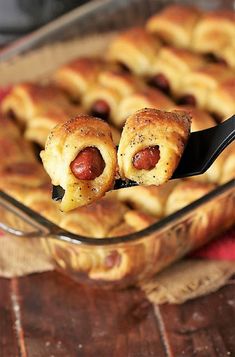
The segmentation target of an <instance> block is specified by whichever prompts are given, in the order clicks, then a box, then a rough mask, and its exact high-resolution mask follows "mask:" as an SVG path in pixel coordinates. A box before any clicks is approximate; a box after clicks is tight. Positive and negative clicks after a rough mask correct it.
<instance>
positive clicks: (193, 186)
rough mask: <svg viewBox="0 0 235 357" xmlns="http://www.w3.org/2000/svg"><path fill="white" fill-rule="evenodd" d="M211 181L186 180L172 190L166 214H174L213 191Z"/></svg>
mask: <svg viewBox="0 0 235 357" xmlns="http://www.w3.org/2000/svg"><path fill="white" fill-rule="evenodd" d="M214 188H215V185H213V184H211V183H204V182H196V181H191V180H184V181H182V182H180V183H179V184H178V185H177V186H176V187H175V189H174V190H173V191H172V192H171V194H170V195H169V197H168V200H167V202H166V209H165V215H167V216H168V215H169V214H172V213H174V212H176V211H178V210H180V209H181V208H183V207H185V206H187V205H189V204H190V203H191V202H193V201H196V200H197V199H199V198H200V197H202V196H204V195H206V194H207V193H208V192H210V191H212V190H213V189H214Z"/></svg>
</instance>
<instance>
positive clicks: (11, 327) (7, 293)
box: [0, 279, 19, 357]
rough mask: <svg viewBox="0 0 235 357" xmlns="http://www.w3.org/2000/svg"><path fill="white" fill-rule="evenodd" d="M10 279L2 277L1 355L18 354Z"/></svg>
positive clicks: (7, 356) (0, 287)
mask: <svg viewBox="0 0 235 357" xmlns="http://www.w3.org/2000/svg"><path fill="white" fill-rule="evenodd" d="M15 328H16V326H15V316H14V314H13V309H12V300H11V289H10V280H6V279H0V356H1V357H5V356H6V357H12V356H18V355H19V354H18V353H19V350H18V343H17V337H16V330H15Z"/></svg>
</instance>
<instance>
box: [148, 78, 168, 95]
mask: <svg viewBox="0 0 235 357" xmlns="http://www.w3.org/2000/svg"><path fill="white" fill-rule="evenodd" d="M149 85H151V86H152V87H155V88H158V89H160V90H161V91H162V92H164V93H166V94H169V93H170V83H169V81H168V79H167V78H166V76H164V74H162V73H159V74H156V75H155V76H153V77H152V78H150V80H149Z"/></svg>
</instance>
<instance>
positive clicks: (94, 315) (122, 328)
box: [19, 272, 166, 357]
mask: <svg viewBox="0 0 235 357" xmlns="http://www.w3.org/2000/svg"><path fill="white" fill-rule="evenodd" d="M19 294H20V296H21V297H22V298H21V317H22V326H23V329H24V336H25V344H26V348H27V355H28V356H30V357H31V356H35V357H36V356H38V357H47V356H48V357H49V356H52V355H54V356H56V357H60V356H68V357H73V356H89V357H92V356H102V357H106V356H107V357H111V356H114V357H116V356H117V357H119V356H122V357H125V356H135V357H138V356H140V357H142V356H158V357H162V356H164V357H165V356H166V355H165V352H164V346H163V343H162V341H161V337H160V332H159V328H158V325H157V324H156V320H155V316H154V312H153V308H152V306H151V305H150V304H149V303H148V302H147V301H146V299H145V298H144V296H143V294H142V293H141V292H140V291H138V290H134V289H132V290H126V291H122V292H115V291H102V290H93V289H91V288H88V287H82V286H80V285H78V284H76V283H74V282H72V281H70V280H69V279H67V278H65V277H63V276H62V275H60V274H58V273H55V272H53V273H45V274H40V275H34V276H31V277H25V278H22V279H20V281H19Z"/></svg>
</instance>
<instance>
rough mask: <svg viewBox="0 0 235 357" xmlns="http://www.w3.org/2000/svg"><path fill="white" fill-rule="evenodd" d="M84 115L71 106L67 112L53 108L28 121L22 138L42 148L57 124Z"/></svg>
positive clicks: (76, 107) (77, 107) (77, 108)
mask: <svg viewBox="0 0 235 357" xmlns="http://www.w3.org/2000/svg"><path fill="white" fill-rule="evenodd" d="M82 113H84V110H83V109H81V107H79V106H76V105H71V106H70V107H69V108H68V109H67V110H60V108H55V109H54V110H53V111H51V112H45V113H43V114H41V115H37V116H35V117H33V118H32V119H31V120H29V121H28V123H27V126H26V128H25V133H24V136H25V138H26V139H28V140H30V141H33V142H35V143H37V144H39V145H40V146H41V147H43V148H44V146H45V143H46V139H47V136H48V135H49V133H50V131H51V130H52V129H53V128H54V126H56V125H57V124H60V123H64V122H65V121H66V120H68V118H72V117H74V116H76V115H78V114H82Z"/></svg>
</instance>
